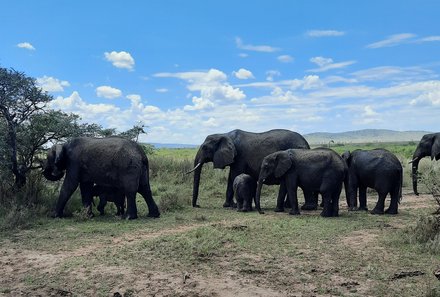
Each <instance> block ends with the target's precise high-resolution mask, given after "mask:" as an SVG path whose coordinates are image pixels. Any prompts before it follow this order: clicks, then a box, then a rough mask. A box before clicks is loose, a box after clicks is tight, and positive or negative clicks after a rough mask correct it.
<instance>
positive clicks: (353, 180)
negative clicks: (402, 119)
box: [342, 149, 403, 214]
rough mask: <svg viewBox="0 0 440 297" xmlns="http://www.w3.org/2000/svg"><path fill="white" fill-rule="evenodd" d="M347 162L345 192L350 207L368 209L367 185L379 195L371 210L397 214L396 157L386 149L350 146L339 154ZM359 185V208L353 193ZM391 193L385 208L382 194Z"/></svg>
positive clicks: (398, 173)
mask: <svg viewBox="0 0 440 297" xmlns="http://www.w3.org/2000/svg"><path fill="white" fill-rule="evenodd" d="M342 159H344V160H345V162H346V163H347V165H348V187H347V188H346V193H345V194H346V196H347V197H348V199H349V202H350V209H351V210H368V208H367V188H372V189H374V190H376V191H377V193H378V195H379V199H378V200H377V204H376V206H375V207H374V209H373V210H372V211H371V213H372V214H384V213H387V214H397V213H398V204H399V201H400V199H401V198H402V178H403V170H402V164H400V161H399V159H397V157H396V156H395V155H394V154H393V153H391V152H390V151H388V150H385V149H373V150H354V151H352V152H351V153H350V152H349V151H347V152H344V153H343V154H342ZM358 189H359V208H356V207H357V193H358ZM388 193H389V194H390V196H391V203H390V206H389V208H388V209H387V210H386V211H384V209H385V198H386V196H387V195H388Z"/></svg>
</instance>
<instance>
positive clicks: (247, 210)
mask: <svg viewBox="0 0 440 297" xmlns="http://www.w3.org/2000/svg"><path fill="white" fill-rule="evenodd" d="M241 210H242V211H243V212H250V211H252V208H250V207H243V208H242V209H241Z"/></svg>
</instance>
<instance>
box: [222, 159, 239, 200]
mask: <svg viewBox="0 0 440 297" xmlns="http://www.w3.org/2000/svg"><path fill="white" fill-rule="evenodd" d="M237 176H238V174H237V173H236V172H235V170H233V169H232V167H231V168H230V169H229V176H228V187H227V188H226V200H225V203H223V207H237V204H236V203H234V187H233V183H234V179H235V178H236V177H237Z"/></svg>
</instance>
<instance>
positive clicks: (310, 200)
mask: <svg viewBox="0 0 440 297" xmlns="http://www.w3.org/2000/svg"><path fill="white" fill-rule="evenodd" d="M303 192H304V204H303V205H302V206H301V210H316V209H318V192H313V191H303Z"/></svg>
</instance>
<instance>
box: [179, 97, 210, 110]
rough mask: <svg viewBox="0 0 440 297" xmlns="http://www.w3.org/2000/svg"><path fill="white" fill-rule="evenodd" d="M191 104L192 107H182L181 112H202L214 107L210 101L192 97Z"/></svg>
mask: <svg viewBox="0 0 440 297" xmlns="http://www.w3.org/2000/svg"><path fill="white" fill-rule="evenodd" d="M192 102H193V103H194V105H185V106H184V107H183V110H203V109H208V108H213V107H214V106H215V104H214V103H213V102H212V101H211V100H209V99H204V98H199V97H193V98H192Z"/></svg>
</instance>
